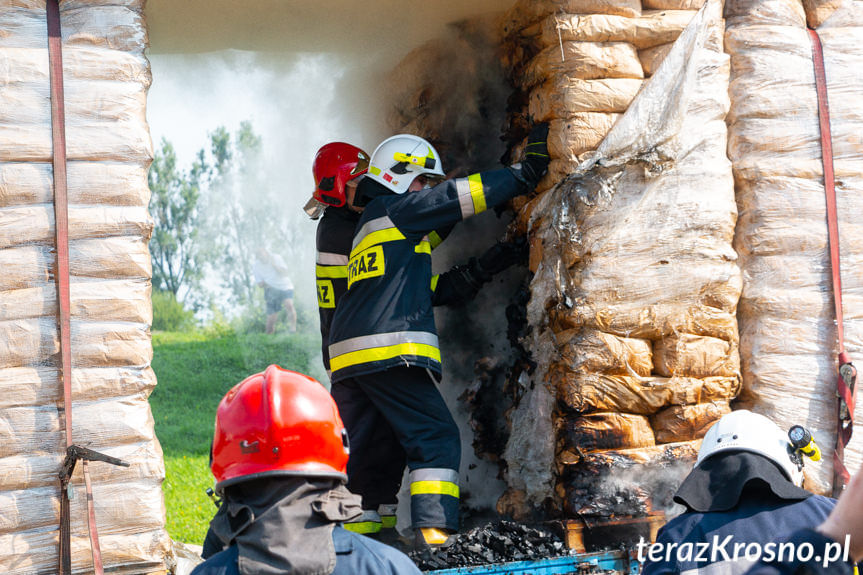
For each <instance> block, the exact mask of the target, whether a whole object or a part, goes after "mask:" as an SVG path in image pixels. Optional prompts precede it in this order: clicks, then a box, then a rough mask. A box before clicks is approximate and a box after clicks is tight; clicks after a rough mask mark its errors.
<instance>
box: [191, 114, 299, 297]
mask: <svg viewBox="0 0 863 575" xmlns="http://www.w3.org/2000/svg"><path fill="white" fill-rule="evenodd" d="M210 152H211V155H212V162H213V169H212V180H211V181H210V185H209V188H208V191H207V206H208V208H207V213H208V217H207V220H208V222H207V230H208V232H207V233H208V240H209V241H208V242H207V243H208V245H212V246H213V247H214V248H215V249H214V251H213V254H212V255H213V257H212V258H208V259H209V261H210V263H211V265H212V266H213V267H214V268H217V270H216V271H217V275H218V277H219V278H220V281H221V284H222V287H224V288H225V290H227V292H228V294H229V297H230V301H231V303H232V304H233V305H234V306H239V307H243V306H248V305H249V304H250V303H252V301H253V300H254V297H255V280H254V273H253V265H254V261H255V251H256V250H257V249H258V248H264V249H266V250H267V251H269V252H271V253H277V254H280V255H282V256H283V257H285V259H286V260H287V261H290V260H291V259H292V258H290V257H287V256H290V255H291V252H292V251H293V249H294V246H295V244H296V242H295V239H296V238H295V237H294V234H295V233H296V232H295V230H296V229H297V226H296V225H292V224H294V223H295V222H294V220H295V218H297V217H299V216H300V214H301V212H300V210H285V209H282V206H283V201H282V200H281V197H280V196H281V190H280V189H279V187H278V186H279V185H280V182H279V181H278V180H277V179H276V177H275V176H271V175H270V174H269V173H268V170H267V166H266V165H265V162H264V158H263V154H262V141H261V137H260V136H258V135H257V134H256V133H255V131H254V129H253V127H252V124H251V123H250V122H243V123H241V124H240V128H239V130H237V132H236V133H234V135H233V137H231V135H230V133H229V132H228V131H227V130H226V129H225V128H224V127H219V128H217V129H216V130H214V131H213V132H211V133H210ZM294 212H296V213H297V216H292V215H290V214H293V213H294Z"/></svg>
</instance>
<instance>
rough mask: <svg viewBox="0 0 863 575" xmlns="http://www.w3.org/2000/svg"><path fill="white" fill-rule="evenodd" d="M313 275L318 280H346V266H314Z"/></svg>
mask: <svg viewBox="0 0 863 575" xmlns="http://www.w3.org/2000/svg"><path fill="white" fill-rule="evenodd" d="M315 275H316V276H317V277H319V278H330V279H338V278H346V277H348V266H315Z"/></svg>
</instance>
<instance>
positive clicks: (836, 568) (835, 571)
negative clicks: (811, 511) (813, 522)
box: [746, 529, 857, 575]
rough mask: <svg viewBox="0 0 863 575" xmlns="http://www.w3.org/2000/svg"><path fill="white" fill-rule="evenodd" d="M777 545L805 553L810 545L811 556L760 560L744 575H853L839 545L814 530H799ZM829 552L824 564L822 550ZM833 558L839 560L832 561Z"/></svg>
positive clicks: (841, 545)
mask: <svg viewBox="0 0 863 575" xmlns="http://www.w3.org/2000/svg"><path fill="white" fill-rule="evenodd" d="M779 543H790V544H791V545H792V546H793V547H792V548H794V549H805V547H804V546H806V545H810V546H811V548H812V549H813V553H812V555H811V556H809V554H808V553H794V554H793V556H790V557H789V555H790V554H786V555H785V557H783V558H782V560H779V559H778V557H777V558H775V559H766V558H762V559H761V560H760V561H758V563H756V564H755V565H754V566H753V567H751V568H750V569H749V571H747V572H746V575H855V574H856V573H857V572H856V571H855V568H854V566H853V565H852V564H851V563H849V562H846V561H844V560H843V559H844V557H843V556H842V552H844V550H845V549H844V548H843V543H842V542H839V541H833V540H832V539H830V538H829V537H827V536H826V535H823V534H822V533H819V532H817V531H815V530H814V529H799V530H797V531H795V532H794V533H792V534H791V535H790V536H789V537H787V538H785V539H784V540H783V541H781V542H779ZM826 549H831V553H832V555H830V556H829V558H830V559H835V560H833V561H825V555H826V553H825V550H826ZM837 554H838V555H839V558H838V559H836V557H837Z"/></svg>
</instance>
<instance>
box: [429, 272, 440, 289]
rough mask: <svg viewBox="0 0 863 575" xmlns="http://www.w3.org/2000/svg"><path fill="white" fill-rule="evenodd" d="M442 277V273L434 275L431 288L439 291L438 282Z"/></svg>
mask: <svg viewBox="0 0 863 575" xmlns="http://www.w3.org/2000/svg"><path fill="white" fill-rule="evenodd" d="M439 279H440V274H437V275H433V276H432V280H431V290H432V291H437V282H438V280H439Z"/></svg>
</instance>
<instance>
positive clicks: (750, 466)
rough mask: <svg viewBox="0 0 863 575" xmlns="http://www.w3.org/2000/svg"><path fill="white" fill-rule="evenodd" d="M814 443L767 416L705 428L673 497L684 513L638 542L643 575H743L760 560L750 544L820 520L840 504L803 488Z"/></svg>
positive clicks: (745, 416) (743, 415)
mask: <svg viewBox="0 0 863 575" xmlns="http://www.w3.org/2000/svg"><path fill="white" fill-rule="evenodd" d="M792 430H797V431H801V432H806V430H805V429H803V428H802V427H800V426H795V427H794V428H792ZM806 433H808V432H806ZM815 449H817V448H815V447H814V443H811V436H810V437H809V441H808V442H806V445H795V444H793V443H792V442H791V439H790V438H789V434H788V433H784V432H783V431H782V430H781V429H780V428H779V427H778V426H777V425H776V424H775V423H773V422H772V421H770V420H769V419H767V418H766V417H764V416H763V415H759V414H757V413H752V412H750V411H747V410H738V411H733V412H731V413H729V414H726V415H724V416H723V417H722V418H721V419H720V420H719V421H717V422H716V423H714V424H713V426H712V427H711V428H710V429H709V430H708V431H707V434H706V435H705V436H704V440H703V441H702V443H701V449H700V450H699V452H698V459H697V461H696V464H695V468H694V469H693V470H692V472H690V474H689V475H688V476H687V477H686V479H684V481H683V483H682V484H681V485H680V488H679V489H678V490H677V493H676V494H675V495H674V501H675V502H677V503H679V504H681V505H683V506H685V507H686V511H685V512H684V513H683V514H682V515H679V516H677V517H675V518H674V519H672V520H671V521H669V522H668V523H667V524H666V525H665V526H664V527H663V528H662V529H660V531H659V534H658V536H657V539H656V543H655V544H654V545H652V546H651V545H648V544H644V543H643V542H642V543H641V544H639V549H638V554H639V560H644V559H646V562H645V563H644V568H643V569H642V571H641V573H642V575H660V574H671V573H674V574H676V573H687V574H690V573H691V574H693V575H695V574H700V573H703V574H711V573H714V574H718V573H722V574H723V575H725V574H727V575H736V574H743V573H745V572H746V570H747V569H749V567H751V566H752V564H753V563H754V562H755V561H756V560H757V558H753V555H752V554H748V555H747V552H746V549H747V547H748V546H752V547H749V549H750V551H751V550H752V549H754V548H755V547H758V548H763V546H764V545H765V544H767V543H768V542H771V541H773V540H774V539H775V538H776V537H777V536H782V535H783V534H788V533H791V532H792V531H794V530H795V529H799V528H801V527H815V526H816V525H819V524H820V523H821V522H823V521H824V519H826V518H827V516H828V515H829V514H830V511H831V510H832V509H833V506H834V504H835V503H836V502H835V500H833V499H831V498H828V497H823V496H820V495H813V494H812V493H810V492H808V491H805V490H804V489H802V487H801V485H802V484H803V457H804V455H803V453H809V454H811V455H812V456H813V457H814V456H815V454H816V453H817V451H815ZM818 456H819V457H820V455H818Z"/></svg>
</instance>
